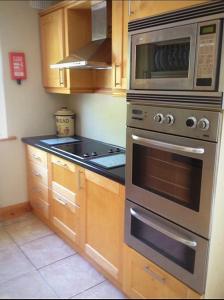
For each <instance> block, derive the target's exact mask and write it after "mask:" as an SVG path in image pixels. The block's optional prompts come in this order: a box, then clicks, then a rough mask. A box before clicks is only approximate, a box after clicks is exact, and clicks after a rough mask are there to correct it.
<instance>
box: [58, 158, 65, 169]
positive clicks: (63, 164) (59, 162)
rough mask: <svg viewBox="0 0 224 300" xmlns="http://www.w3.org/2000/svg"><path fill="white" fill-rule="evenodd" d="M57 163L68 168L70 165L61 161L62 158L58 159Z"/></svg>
mask: <svg viewBox="0 0 224 300" xmlns="http://www.w3.org/2000/svg"><path fill="white" fill-rule="evenodd" d="M57 164H58V165H59V166H61V167H64V168H67V169H68V165H67V164H66V163H63V162H61V161H60V160H58V161H57Z"/></svg>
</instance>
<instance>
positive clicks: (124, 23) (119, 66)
mask: <svg viewBox="0 0 224 300" xmlns="http://www.w3.org/2000/svg"><path fill="white" fill-rule="evenodd" d="M127 62H128V3H127V1H113V2H112V89H113V94H114V95H124V94H125V92H126V89H127Z"/></svg>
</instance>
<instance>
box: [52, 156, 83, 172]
mask: <svg viewBox="0 0 224 300" xmlns="http://www.w3.org/2000/svg"><path fill="white" fill-rule="evenodd" d="M51 162H52V163H53V164H56V165H58V166H60V167H62V168H64V169H66V170H69V171H71V172H73V173H75V172H76V168H77V166H76V165H74V164H73V163H70V162H69V161H67V160H65V159H62V158H60V157H57V156H54V155H51Z"/></svg>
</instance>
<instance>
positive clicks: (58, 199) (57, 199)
mask: <svg viewBox="0 0 224 300" xmlns="http://www.w3.org/2000/svg"><path fill="white" fill-rule="evenodd" d="M54 199H55V200H56V201H57V202H58V203H60V204H61V205H63V206H65V205H67V203H66V202H64V201H63V200H61V199H60V198H58V197H55V196H54Z"/></svg>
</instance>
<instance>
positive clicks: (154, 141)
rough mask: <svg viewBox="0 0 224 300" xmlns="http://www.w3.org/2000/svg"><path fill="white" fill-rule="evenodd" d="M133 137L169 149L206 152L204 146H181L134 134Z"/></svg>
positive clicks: (197, 152) (196, 152)
mask: <svg viewBox="0 0 224 300" xmlns="http://www.w3.org/2000/svg"><path fill="white" fill-rule="evenodd" d="M132 139H133V140H134V141H139V142H142V143H145V144H149V145H152V146H157V147H160V148H164V149H168V150H177V151H182V152H187V153H193V154H204V153H205V149H204V148H192V147H187V146H180V145H175V144H170V143H165V142H161V141H157V140H152V139H147V138H143V137H140V136H137V135H134V134H132Z"/></svg>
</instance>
